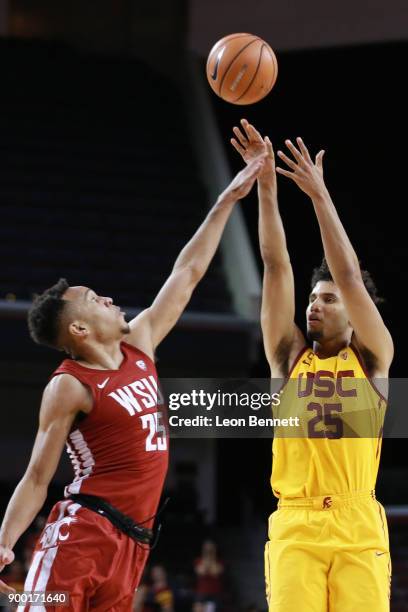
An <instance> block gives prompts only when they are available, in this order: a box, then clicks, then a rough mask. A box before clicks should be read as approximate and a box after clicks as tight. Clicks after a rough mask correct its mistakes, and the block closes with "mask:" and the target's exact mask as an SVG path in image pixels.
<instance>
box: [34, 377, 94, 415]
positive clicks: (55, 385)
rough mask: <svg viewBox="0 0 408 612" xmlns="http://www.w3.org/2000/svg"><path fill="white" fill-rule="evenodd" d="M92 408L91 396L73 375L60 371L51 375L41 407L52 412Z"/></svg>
mask: <svg viewBox="0 0 408 612" xmlns="http://www.w3.org/2000/svg"><path fill="white" fill-rule="evenodd" d="M90 408H92V396H91V393H90V391H89V389H87V387H85V385H83V384H82V382H81V381H80V380H78V379H77V378H76V377H75V376H73V375H72V374H68V373H61V374H57V375H55V376H53V377H52V378H51V380H50V382H49V383H48V384H47V386H46V387H45V389H44V394H43V401H42V409H44V410H46V411H50V410H52V411H53V412H60V413H66V412H71V411H72V412H77V411H79V410H82V411H87V409H90Z"/></svg>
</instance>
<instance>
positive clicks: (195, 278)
mask: <svg viewBox="0 0 408 612" xmlns="http://www.w3.org/2000/svg"><path fill="white" fill-rule="evenodd" d="M263 164H264V156H259V157H258V158H257V159H254V160H253V162H252V163H251V164H250V165H249V166H247V167H246V168H244V169H243V170H241V172H239V173H238V174H237V176H236V177H235V178H234V180H233V181H232V182H231V183H230V185H229V186H228V187H227V188H226V189H225V191H223V193H222V194H221V195H220V196H219V198H218V200H217V202H216V203H215V205H214V206H213V207H212V209H211V210H210V212H209V213H208V215H207V217H206V218H205V219H204V221H203V223H202V224H201V225H200V227H199V228H198V230H197V231H196V233H195V234H194V236H193V237H192V238H191V240H190V241H189V242H188V243H187V244H186V246H185V247H184V248H183V250H182V251H181V253H180V255H179V256H178V257H177V259H176V262H175V264H174V267H173V270H172V272H171V274H170V276H169V278H168V279H167V281H166V282H165V284H164V285H163V287H162V288H161V290H160V292H159V293H158V295H157V297H156V299H155V300H154V302H153V304H152V305H151V306H150V308H147V309H146V310H144V311H143V312H142V313H140V315H138V316H137V317H136V318H135V319H133V321H131V323H130V328H131V334H130V337H129V340H130V342H132V343H134V344H135V345H136V346H138V347H139V348H142V349H143V350H144V351H145V352H146V353H148V354H150V356H153V353H154V350H155V348H156V347H157V345H158V344H160V342H161V341H162V340H163V338H165V336H166V335H167V334H168V333H169V331H170V330H171V329H172V328H173V327H174V325H175V324H176V322H177V320H178V319H179V317H180V316H181V314H182V312H183V311H184V309H185V307H186V306H187V304H188V302H189V300H190V298H191V295H192V293H193V291H194V289H195V287H196V286H197V284H198V283H199V282H200V280H201V279H202V278H203V276H204V274H205V272H206V271H207V268H208V266H209V264H210V262H211V260H212V258H213V257H214V254H215V252H216V250H217V248H218V245H219V242H220V240H221V236H222V233H223V231H224V228H225V225H226V223H227V221H228V218H229V216H230V214H231V212H232V210H233V208H234V205H235V204H236V202H237V201H238V200H240V199H241V198H244V197H245V196H246V195H247V194H248V193H249V191H250V190H251V188H252V186H253V184H254V182H255V180H256V178H257V176H258V174H259V173H260V171H261V169H262V167H263Z"/></svg>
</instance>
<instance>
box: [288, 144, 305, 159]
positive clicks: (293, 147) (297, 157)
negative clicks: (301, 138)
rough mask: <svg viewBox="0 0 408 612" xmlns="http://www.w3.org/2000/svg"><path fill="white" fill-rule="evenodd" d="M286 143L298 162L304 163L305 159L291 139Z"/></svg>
mask: <svg viewBox="0 0 408 612" xmlns="http://www.w3.org/2000/svg"><path fill="white" fill-rule="evenodd" d="M285 145H286V146H287V147H288V149H289V151H290V152H291V153H292V155H293V157H294V158H295V159H296V161H297V162H298V164H302V163H304V161H305V160H304V158H303V157H302V154H301V153H300V152H299V151H298V150H297V148H296V147H295V145H294V144H293V143H292V141H291V140H285Z"/></svg>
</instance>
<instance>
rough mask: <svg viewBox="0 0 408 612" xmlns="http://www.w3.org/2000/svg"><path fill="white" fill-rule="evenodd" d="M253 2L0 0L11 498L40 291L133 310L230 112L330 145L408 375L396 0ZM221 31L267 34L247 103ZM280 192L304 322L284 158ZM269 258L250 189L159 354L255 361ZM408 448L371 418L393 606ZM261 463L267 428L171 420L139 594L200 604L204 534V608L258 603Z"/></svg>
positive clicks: (188, 606) (34, 380) (1, 323)
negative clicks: (181, 431)
mask: <svg viewBox="0 0 408 612" xmlns="http://www.w3.org/2000/svg"><path fill="white" fill-rule="evenodd" d="M257 4H258V3H255V4H254V3H247V2H245V0H238V1H235V2H232V1H231V0H228V1H223V0H220V1H219V2H214V1H208V2H202V1H201V0H191V2H188V1H187V0H167V1H165V0H158V1H157V2H149V3H138V2H135V1H134V0H120V1H115V2H114V1H113V0H112V1H108V0H103V1H101V2H98V3H86V2H85V3H80V2H78V1H70V2H68V1H66V0H60V1H59V2H52V1H51V0H36V1H35V2H34V0H0V34H1V38H0V75H1V96H0V155H1V163H0V177H1V178H0V207H1V208H0V210H1V223H0V252H1V256H2V257H1V262H2V266H1V268H2V270H1V274H0V330H1V353H0V361H1V364H0V381H1V395H2V401H1V405H2V407H1V443H0V465H1V472H0V486H1V489H0V504H1V505H0V511H1V513H2V514H3V512H4V510H5V507H6V505H7V502H8V500H9V498H10V495H11V494H12V492H13V490H14V488H15V486H16V484H17V482H18V480H19V479H20V478H21V476H22V475H23V473H24V470H25V466H26V464H27V462H28V460H29V457H30V451H31V447H32V443H33V440H34V435H35V431H36V427H37V420H38V408H39V405H40V400H41V394H42V389H43V388H44V386H45V384H46V383H47V380H48V377H49V375H50V373H51V372H52V371H53V369H55V367H56V366H57V365H58V364H59V362H60V361H61V359H62V357H63V355H62V354H58V353H57V352H53V351H51V350H47V349H43V348H40V347H39V346H37V345H35V344H34V343H33V342H32V341H31V340H30V338H29V336H28V331H27V325H26V314H27V309H28V307H29V304H30V302H31V300H32V298H33V296H34V294H36V293H40V292H41V291H43V290H44V289H46V288H47V287H48V286H50V285H52V284H54V283H55V282H56V281H57V280H58V278H60V277H66V278H67V279H68V281H69V283H70V284H71V285H77V284H78V285H87V286H90V287H92V288H94V289H95V290H96V291H97V292H99V293H101V294H102V295H109V296H112V297H113V298H114V300H115V302H116V303H118V304H120V305H121V306H122V307H123V308H124V309H125V310H127V312H130V313H132V312H137V311H138V310H140V309H142V308H144V307H146V306H148V305H149V304H150V303H151V301H152V299H153V298H154V296H155V294H156V292H157V291H158V289H159V288H160V286H161V284H162V283H163V281H164V280H165V278H166V276H167V275H168V274H169V272H170V270H171V266H172V263H173V262H174V260H175V258H176V256H177V254H178V252H179V250H180V249H181V247H182V246H183V245H184V244H185V242H186V241H187V240H188V239H189V238H190V236H191V235H192V234H193V232H194V230H195V228H196V227H197V226H198V225H199V223H200V222H201V220H202V219H203V218H204V215H205V214H206V211H207V210H208V208H209V206H210V205H211V204H212V203H213V202H214V201H215V199H216V197H217V195H218V193H220V192H221V191H222V189H223V188H224V187H225V186H226V185H227V184H228V181H229V179H230V177H231V176H232V173H235V172H237V171H238V170H239V169H240V167H242V162H241V160H240V159H239V156H238V155H237V154H236V153H235V151H234V150H233V149H232V147H231V145H230V144H229V139H230V137H231V135H232V127H233V126H234V125H237V124H238V122H239V120H240V118H242V117H245V118H247V119H248V120H249V121H251V122H253V123H254V124H255V125H256V126H257V127H258V129H259V130H260V131H261V133H262V134H268V135H269V136H270V138H271V140H272V142H273V144H274V146H275V150H276V149H277V148H282V147H283V143H284V140H285V138H292V139H293V138H295V137H296V136H302V137H303V139H304V141H305V142H306V143H307V144H308V145H309V146H310V149H311V151H312V152H313V153H315V152H317V151H318V150H319V149H320V148H324V149H325V150H326V157H325V178H326V182H327V185H328V187H329V189H330V191H331V193H332V196H333V199H334V202H335V204H336V206H337V209H338V212H339V215H340V217H341V219H342V221H343V223H344V225H345V227H346V230H347V232H348V233H349V236H350V238H351V240H352V243H353V245H354V247H355V249H356V251H357V253H358V255H359V258H360V259H361V261H362V263H363V265H364V267H366V268H368V269H369V270H370V271H371V273H372V275H373V277H374V279H375V280H376V283H377V285H378V287H379V291H380V294H381V295H382V296H384V297H385V298H386V302H385V304H384V306H383V311H382V312H383V316H384V318H385V320H386V323H387V325H388V326H389V328H390V330H391V333H392V335H393V338H394V341H395V346H396V354H395V360H394V364H393V367H392V372H391V374H392V376H393V377H398V378H404V377H405V374H406V371H407V367H408V358H407V354H406V350H405V347H406V346H408V338H407V324H406V299H407V298H406V269H407V265H408V240H407V232H406V222H405V221H403V219H404V218H405V216H406V215H405V213H406V210H405V209H406V206H407V197H406V191H407V185H406V183H407V154H406V150H407V136H408V134H407V129H406V109H407V106H408V99H407V94H406V87H405V82H404V81H405V80H406V66H407V63H408V35H407V33H408V12H407V7H406V4H405V2H403V1H402V0H401V1H398V0H392V1H390V2H388V3H387V6H386V7H384V6H383V5H382V3H380V2H379V0H374V1H373V2H371V3H369V5H368V9H367V4H366V3H364V2H361V1H357V2H351V0H348V1H346V2H340V0H335V2H334V3H333V2H332V3H323V1H319V0H314V1H312V2H308V3H307V10H306V7H305V6H303V3H302V2H301V0H295V1H294V2H293V3H290V7H291V8H290V10H289V8H288V7H282V6H281V7H275V8H274V7H273V5H272V3H269V2H266V1H262V2H259V7H258V9H257V11H255V8H254V6H255V5H257ZM275 10H276V11H277V12H276V13H275ZM255 12H256V14H255ZM248 13H250V15H248ZM232 32H251V33H254V34H258V35H259V36H262V37H263V38H264V39H265V40H267V41H268V43H269V44H270V45H271V47H272V48H273V49H274V50H275V52H276V54H277V59H278V64H279V76H278V80H277V83H276V86H275V87H274V89H273V90H272V92H271V93H270V95H268V96H267V97H266V98H265V99H264V100H263V101H262V102H260V103H258V104H255V105H253V106H249V107H238V106H233V105H230V104H227V103H225V102H223V101H222V100H220V99H219V98H217V97H216V96H215V95H214V94H213V93H212V92H211V90H210V88H209V87H208V85H207V83H206V80H205V58H206V55H207V53H208V52H209V50H210V48H211V47H212V45H213V44H214V43H215V42H216V41H217V40H218V39H219V38H221V37H222V36H224V35H226V34H229V33H232ZM279 202H280V210H281V214H282V217H283V221H284V225H285V229H286V234H287V238H288V246H289V252H290V255H291V260H292V264H293V267H294V273H295V280H296V300H297V304H296V306H297V321H298V323H299V325H301V326H302V327H304V322H305V315H304V312H305V308H306V304H307V297H308V292H309V283H310V276H311V271H312V268H313V267H314V266H316V265H318V264H319V262H320V259H321V256H322V247H321V241H320V236H319V232H318V227H317V223H316V219H315V217H314V214H313V210H312V207H311V205H310V202H309V201H308V199H307V197H306V196H303V195H302V194H301V193H300V192H299V190H297V189H296V187H295V186H293V185H292V184H291V183H289V181H286V180H285V179H284V178H283V177H279ZM261 278H262V265H261V259H260V256H259V247H258V242H257V198H256V190H254V191H253V193H252V194H251V195H250V196H249V197H248V198H246V199H245V201H244V202H242V203H241V204H240V205H239V206H237V211H236V212H235V213H234V216H233V218H232V219H231V220H230V223H229V226H228V229H227V231H226V233H225V235H224V238H223V242H222V246H221V248H220V250H219V252H218V254H217V256H216V258H215V260H214V262H213V264H212V265H211V267H210V269H209V272H208V274H207V275H206V277H205V279H204V280H203V281H202V282H201V284H200V286H199V287H198V289H197V290H196V292H195V294H194V296H193V299H192V301H191V303H190V304H189V306H188V309H187V311H186V313H185V314H184V315H183V317H182V319H181V321H180V322H179V324H178V325H177V327H176V329H175V330H174V331H173V332H172V333H171V334H170V335H169V337H168V338H167V339H166V340H165V341H164V342H163V344H162V345H161V346H160V347H159V350H158V354H157V358H158V370H159V375H160V376H161V377H167V378H170V377H180V378H187V377H195V378H203V377H215V378H219V379H226V378H251V377H252V378H254V377H258V378H262V377H265V378H266V377H268V375H269V371H268V367H267V362H266V359H265V355H264V352H263V348H262V343H261V336H260V326H259V305H260V291H261ZM391 408H392V406H391ZM407 465H408V459H407V444H406V440H405V439H401V438H400V439H384V442H383V454H382V461H381V465H380V472H379V478H378V485H377V497H378V499H379V500H380V501H381V502H382V503H383V504H384V506H385V509H386V512H387V516H388V521H389V527H390V537H391V552H392V559H393V581H392V603H391V610H392V611H393V612H403V611H408V477H407ZM270 470H271V440H270V439H224V438H219V439H202V440H200V439H179V440H173V442H172V446H171V466H170V470H169V475H168V479H167V483H166V490H165V496H167V495H169V496H170V498H171V499H170V503H169V504H168V507H167V509H166V512H165V516H164V519H163V531H162V535H161V538H160V541H159V544H158V546H157V548H156V549H155V550H154V551H153V553H152V555H151V557H150V560H149V566H148V567H147V568H146V572H145V578H144V584H145V585H147V586H146V591H147V592H148V590H149V585H151V584H152V583H154V581H155V580H159V581H161V583H163V584H165V585H166V589H167V591H166V589H165V591H166V592H167V599H163V601H162V603H159V602H157V601H156V602H153V600H152V599H150V600H149V594H148V596H147V600H146V602H145V604H137V603H135V610H140V611H142V610H143V611H145V612H147V611H148V610H149V611H150V610H163V611H165V612H172V610H175V611H177V612H183V611H188V610H192V602H193V600H194V589H195V572H194V564H195V560H196V559H197V558H198V557H199V556H200V554H201V546H202V544H203V542H204V541H206V540H212V541H214V542H215V543H216V545H217V547H218V554H219V556H220V558H221V559H222V562H223V564H224V568H225V571H224V580H223V586H222V594H221V604H220V605H219V606H218V607H217V611H218V610H223V611H224V612H244V611H246V612H256V611H258V612H261V611H264V610H266V601H265V596H264V579H263V547H264V543H265V540H266V538H267V518H268V516H269V514H270V513H271V512H272V511H273V510H274V509H275V508H276V500H275V498H274V497H273V495H272V493H271V490H270V485H269V477H270ZM70 478H71V468H70V466H69V464H68V460H67V459H66V458H65V457H64V459H63V460H62V462H61V465H60V467H59V469H58V471H57V473H56V475H55V478H54V480H53V483H52V485H51V486H50V489H49V497H48V500H47V503H46V506H45V507H44V508H43V510H42V512H41V516H40V517H38V519H37V520H36V522H35V524H33V526H32V527H31V528H30V530H29V531H28V532H27V533H26V534H25V535H24V536H23V537H22V538H21V539H20V541H19V543H18V544H17V546H16V559H17V560H16V562H15V563H14V565H13V566H11V567H10V568H9V570H8V573H7V571H5V572H4V579H5V580H6V579H7V576H8V580H9V582H14V583H15V584H21V581H23V578H24V572H25V571H26V568H27V564H28V562H29V558H30V554H31V551H32V543H33V541H34V539H35V534H36V533H38V530H39V528H40V525H41V522H42V520H43V518H44V517H46V515H47V513H48V511H49V510H50V508H51V506H52V505H53V503H55V501H57V500H58V499H60V498H61V497H62V495H63V486H64V484H67V483H68V482H69V481H70ZM351 528H352V526H351ZM2 576H3V575H2ZM169 593H170V594H169ZM149 601H150V603H149ZM171 601H172V602H173V603H171ZM166 602H167V603H166ZM166 606H167V607H166ZM214 609H215V608H214ZM208 610H210V608H208ZM359 612H360V611H359ZM361 612H362V611H361Z"/></svg>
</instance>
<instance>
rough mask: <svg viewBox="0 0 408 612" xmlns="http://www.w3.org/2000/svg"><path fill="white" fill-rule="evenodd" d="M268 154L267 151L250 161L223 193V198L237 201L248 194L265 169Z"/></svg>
mask: <svg viewBox="0 0 408 612" xmlns="http://www.w3.org/2000/svg"><path fill="white" fill-rule="evenodd" d="M266 155H267V154H266V153H264V154H262V155H259V156H258V157H256V158H255V159H253V160H252V161H251V162H249V163H248V165H247V167H246V168H244V169H243V170H241V172H238V174H237V175H236V177H235V178H234V179H233V180H232V181H231V183H230V184H229V185H228V187H227V188H226V189H225V190H224V191H223V193H222V194H221V198H222V199H223V200H227V201H230V202H236V201H237V200H241V199H242V198H244V197H245V196H246V195H248V193H249V192H250V191H251V189H252V186H253V184H254V183H255V181H256V179H257V178H258V177H259V176H260V174H261V172H262V170H263V167H264V164H265V157H266Z"/></svg>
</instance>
